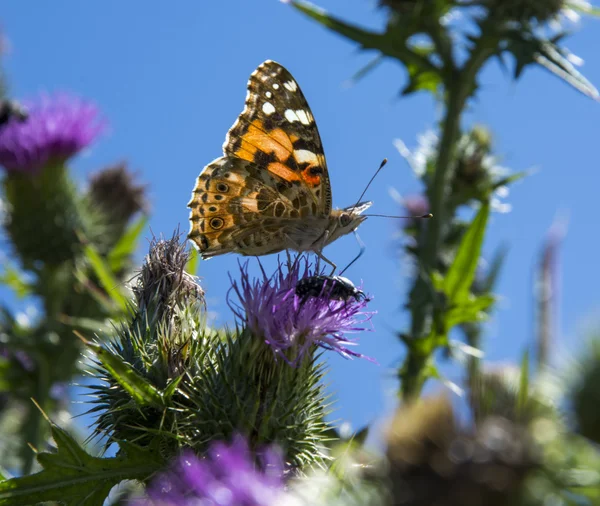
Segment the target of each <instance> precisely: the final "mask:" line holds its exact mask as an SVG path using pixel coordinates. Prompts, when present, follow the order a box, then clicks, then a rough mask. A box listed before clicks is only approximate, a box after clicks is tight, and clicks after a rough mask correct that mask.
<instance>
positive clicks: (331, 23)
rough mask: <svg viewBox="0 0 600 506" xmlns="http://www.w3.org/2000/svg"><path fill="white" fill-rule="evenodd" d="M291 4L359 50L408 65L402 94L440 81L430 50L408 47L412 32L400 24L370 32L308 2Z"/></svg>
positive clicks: (294, 0)
mask: <svg viewBox="0 0 600 506" xmlns="http://www.w3.org/2000/svg"><path fill="white" fill-rule="evenodd" d="M290 3H291V4H292V5H293V6H294V7H295V8H296V9H298V10H299V11H300V12H302V13H304V14H306V15H307V16H308V17H310V18H312V19H314V20H315V21H317V22H318V23H320V24H321V25H323V26H325V27H327V28H329V29H330V30H332V31H334V32H336V33H338V34H339V35H342V36H344V37H346V38H348V39H350V40H352V41H354V42H356V43H358V44H360V46H361V48H362V49H375V50H378V51H379V52H381V54H383V55H385V56H389V57H391V58H395V59H397V60H400V61H401V62H402V63H404V64H405V65H406V66H410V67H411V68H409V80H410V82H409V85H408V87H407V89H405V93H410V92H411V91H417V90H419V89H422V90H430V89H432V88H434V83H436V82H439V81H441V70H440V69H439V68H438V67H437V66H436V65H435V64H434V63H433V62H432V61H431V60H430V59H429V58H428V55H429V54H430V53H431V49H429V48H423V47H410V46H409V45H408V44H407V39H408V37H410V35H412V34H413V33H414V31H411V30H409V29H406V30H403V29H401V27H398V26H393V25H392V26H388V29H387V31H386V32H385V33H377V32H371V31H369V30H365V29H363V28H360V27H358V26H355V25H352V24H350V23H346V22H345V21H342V20H341V19H338V18H336V17H334V16H331V15H330V14H328V13H327V12H326V11H325V10H323V9H320V8H319V7H316V6H315V5H313V4H311V3H309V2H305V1H301V0H293V1H291V2H290ZM404 28H407V27H404ZM413 87H414V89H413Z"/></svg>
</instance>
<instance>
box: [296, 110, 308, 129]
mask: <svg viewBox="0 0 600 506" xmlns="http://www.w3.org/2000/svg"><path fill="white" fill-rule="evenodd" d="M296 116H298V119H299V120H300V123H302V124H303V125H310V119H309V117H308V115H307V114H306V111H304V110H302V109H298V110H297V111H296Z"/></svg>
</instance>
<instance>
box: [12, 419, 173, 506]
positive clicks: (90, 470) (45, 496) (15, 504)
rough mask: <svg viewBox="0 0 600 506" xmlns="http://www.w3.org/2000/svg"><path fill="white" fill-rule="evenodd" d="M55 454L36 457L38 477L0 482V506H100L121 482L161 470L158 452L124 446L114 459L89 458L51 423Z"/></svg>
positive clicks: (142, 477)
mask: <svg viewBox="0 0 600 506" xmlns="http://www.w3.org/2000/svg"><path fill="white" fill-rule="evenodd" d="M51 430H52V436H53V438H54V440H55V441H56V444H57V452H56V453H39V454H38V456H37V458H38V461H39V463H40V464H41V465H42V467H43V470H42V471H40V472H39V473H36V474H33V475H30V476H24V477H21V478H13V479H10V480H5V481H2V482H0V506H21V505H28V504H39V503H41V502H45V501H58V502H60V503H62V504H65V505H66V506H102V505H103V504H104V500H105V499H106V497H107V496H108V493H109V492H110V489H111V488H112V487H113V486H115V485H117V484H118V483H120V482H121V481H123V480H129V479H140V480H143V479H146V478H148V477H149V476H150V475H152V474H153V473H154V472H156V471H157V470H159V469H160V468H161V467H162V466H163V464H164V463H163V462H162V460H161V459H160V458H159V457H158V452H153V451H151V450H142V449H141V448H137V447H134V445H132V444H127V445H126V446H125V447H123V448H122V451H121V455H120V456H119V457H115V458H99V457H93V456H91V455H89V454H88V453H87V452H86V451H85V450H83V449H82V448H81V447H80V446H79V445H78V443H77V442H76V441H75V440H74V439H73V438H72V437H71V436H70V435H69V434H68V433H67V432H65V431H64V430H63V429H61V428H59V427H58V426H56V425H54V424H53V423H51Z"/></svg>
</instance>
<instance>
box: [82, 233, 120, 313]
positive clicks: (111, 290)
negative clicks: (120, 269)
mask: <svg viewBox="0 0 600 506" xmlns="http://www.w3.org/2000/svg"><path fill="white" fill-rule="evenodd" d="M84 251H85V256H86V258H87V259H88V261H89V262H90V265H91V266H92V269H93V270H94V272H95V274H96V276H98V279H99V281H100V283H101V285H102V288H104V290H105V291H106V293H107V294H109V296H110V298H111V299H112V300H113V301H114V302H115V303H116V304H117V306H118V307H119V308H120V309H121V311H123V312H125V311H127V299H126V298H125V297H124V296H123V294H122V293H121V292H120V291H119V286H120V285H121V282H120V281H119V280H118V279H117V278H116V277H115V275H114V274H113V272H112V271H111V268H110V265H109V264H108V263H107V262H106V260H105V259H104V258H102V256H101V255H100V253H98V251H97V250H96V248H94V246H92V245H91V244H87V245H86V246H85V248H84Z"/></svg>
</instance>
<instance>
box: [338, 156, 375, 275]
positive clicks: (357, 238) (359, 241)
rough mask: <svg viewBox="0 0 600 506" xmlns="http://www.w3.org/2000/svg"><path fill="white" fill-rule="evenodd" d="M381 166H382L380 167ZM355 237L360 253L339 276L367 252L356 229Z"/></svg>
mask: <svg viewBox="0 0 600 506" xmlns="http://www.w3.org/2000/svg"><path fill="white" fill-rule="evenodd" d="M380 168H381V167H380ZM354 237H356V241H357V242H358V244H359V245H360V251H359V252H358V255H356V257H355V258H354V260H352V262H350V263H349V264H348V265H346V267H344V268H343V269H342V271H341V272H340V273H339V276H341V275H342V274H344V272H346V271H347V270H348V267H350V266H351V265H352V264H353V263H354V262H356V261H357V260H358V259H359V258H360V257H361V256H363V253H364V252H365V250H366V249H367V246H366V245H365V243H364V242H362V240H361V238H360V237H359V236H358V233H357V232H356V230H355V231H354Z"/></svg>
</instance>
